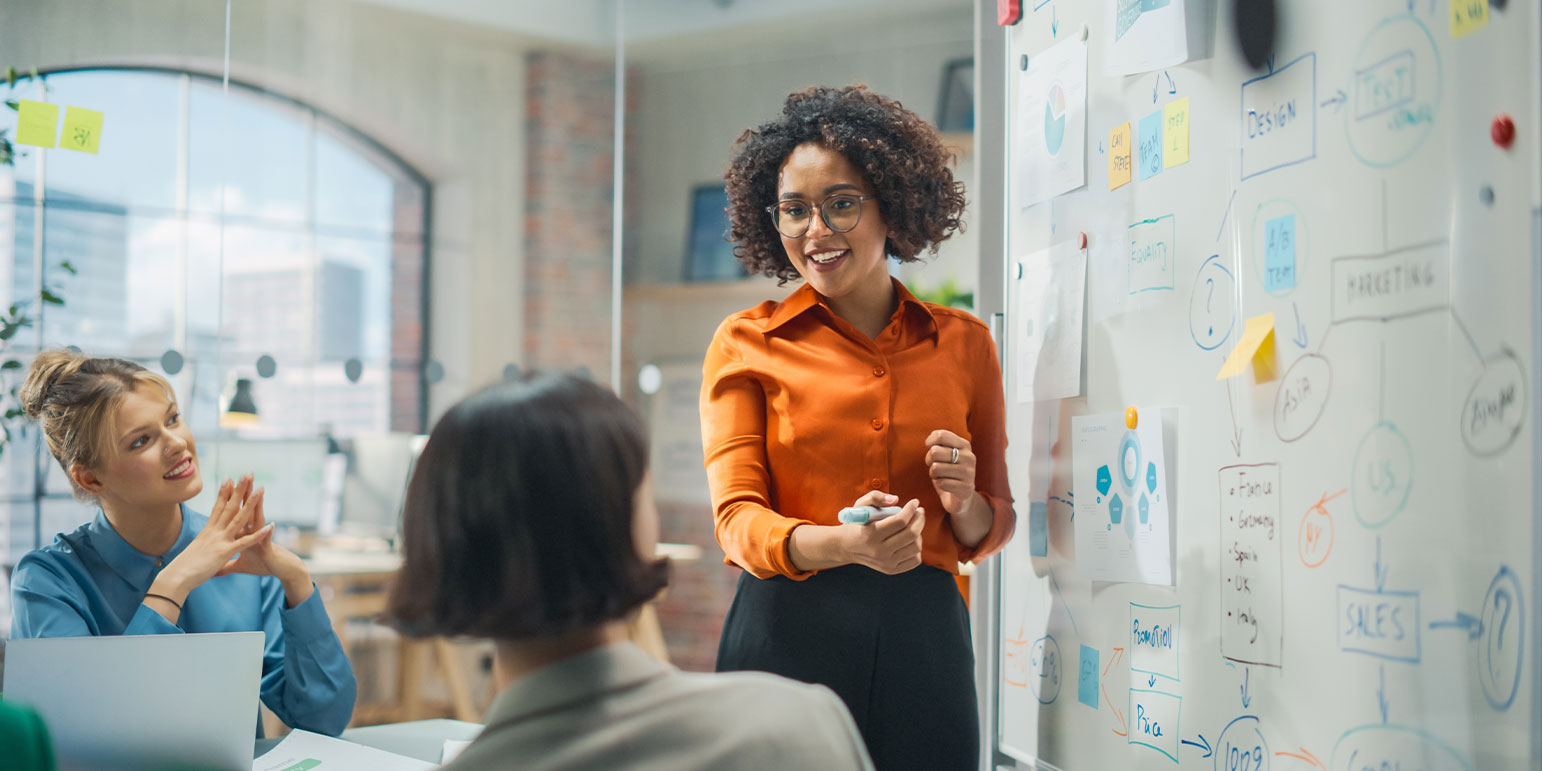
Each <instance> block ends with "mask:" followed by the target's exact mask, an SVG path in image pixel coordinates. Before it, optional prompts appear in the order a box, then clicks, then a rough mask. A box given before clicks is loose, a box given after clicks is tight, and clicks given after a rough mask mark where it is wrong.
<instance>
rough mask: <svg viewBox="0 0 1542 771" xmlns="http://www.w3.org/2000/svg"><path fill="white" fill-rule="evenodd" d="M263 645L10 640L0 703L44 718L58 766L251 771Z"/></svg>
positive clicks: (226, 636)
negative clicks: (22, 707) (16, 705)
mask: <svg viewBox="0 0 1542 771" xmlns="http://www.w3.org/2000/svg"><path fill="white" fill-rule="evenodd" d="M262 646H263V633H262V632H225V633H219V634H158V635H129V636H122V635H118V636H109V637H51V638H39V639H30V640H12V641H10V643H8V644H7V645H6V647H5V682H4V694H3V698H5V699H6V700H7V701H13V702H16V703H19V704H26V705H29V706H31V707H32V708H33V709H35V710H37V711H38V713H39V714H41V715H42V717H43V721H44V722H45V723H46V724H47V725H48V732H49V734H50V736H51V737H52V739H53V745H54V752H55V754H56V755H58V759H59V765H60V768H62V769H72V768H93V769H95V768H115V769H123V768H147V769H148V768H196V769H210V771H213V770H215V769H229V770H230V771H237V770H244V771H249V770H250V769H251V767H252V747H253V740H254V739H255V728H256V725H257V702H258V683H259V678H260V677H261V675H262Z"/></svg>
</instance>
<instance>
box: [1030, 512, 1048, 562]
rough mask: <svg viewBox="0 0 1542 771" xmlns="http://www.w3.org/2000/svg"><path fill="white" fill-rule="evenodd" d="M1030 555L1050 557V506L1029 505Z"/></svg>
mask: <svg viewBox="0 0 1542 771" xmlns="http://www.w3.org/2000/svg"><path fill="white" fill-rule="evenodd" d="M1028 553H1029V554H1032V555H1033V556H1035V557H1048V556H1049V504H1048V503H1043V502H1040V501H1034V502H1033V503H1030V504H1029V505H1028Z"/></svg>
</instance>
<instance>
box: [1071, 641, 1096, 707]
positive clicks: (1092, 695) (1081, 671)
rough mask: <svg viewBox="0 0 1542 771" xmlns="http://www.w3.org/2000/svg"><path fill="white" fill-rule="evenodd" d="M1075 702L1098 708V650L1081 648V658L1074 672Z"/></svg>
mask: <svg viewBox="0 0 1542 771" xmlns="http://www.w3.org/2000/svg"><path fill="white" fill-rule="evenodd" d="M1076 700H1077V701H1079V702H1081V703H1083V704H1086V705H1087V706H1089V707H1091V708H1093V709H1097V708H1098V649H1097V648H1088V647H1087V646H1085V645H1083V646H1082V658H1081V662H1080V663H1079V665H1078V667H1077V670H1076Z"/></svg>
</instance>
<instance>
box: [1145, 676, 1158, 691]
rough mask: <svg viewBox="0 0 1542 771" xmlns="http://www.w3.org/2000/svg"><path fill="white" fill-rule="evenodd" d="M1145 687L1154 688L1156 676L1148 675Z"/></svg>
mask: <svg viewBox="0 0 1542 771" xmlns="http://www.w3.org/2000/svg"><path fill="white" fill-rule="evenodd" d="M1146 687H1147V688H1155V687H1156V675H1149V676H1148V677H1147V678H1146Z"/></svg>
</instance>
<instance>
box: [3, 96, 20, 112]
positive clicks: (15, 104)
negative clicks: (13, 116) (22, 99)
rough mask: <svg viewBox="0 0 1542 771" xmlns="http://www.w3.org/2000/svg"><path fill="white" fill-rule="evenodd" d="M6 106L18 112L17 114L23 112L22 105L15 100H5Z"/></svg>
mask: <svg viewBox="0 0 1542 771" xmlns="http://www.w3.org/2000/svg"><path fill="white" fill-rule="evenodd" d="M5 106H6V107H9V108H11V109H12V110H16V111H17V112H20V111H21V103H19V102H17V101H16V100H15V99H7V100H5Z"/></svg>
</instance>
